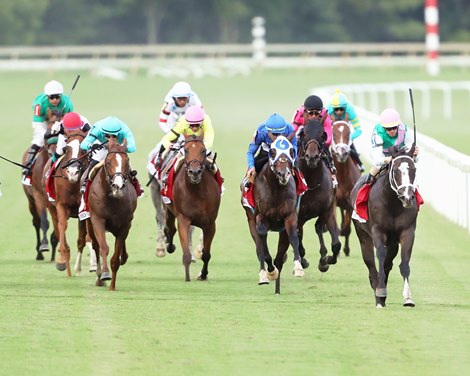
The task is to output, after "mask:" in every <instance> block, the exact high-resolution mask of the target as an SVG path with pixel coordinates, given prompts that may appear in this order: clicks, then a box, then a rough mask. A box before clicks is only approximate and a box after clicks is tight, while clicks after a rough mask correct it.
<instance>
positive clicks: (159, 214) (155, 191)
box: [150, 178, 166, 257]
mask: <svg viewBox="0 0 470 376" xmlns="http://www.w3.org/2000/svg"><path fill="white" fill-rule="evenodd" d="M150 193H151V196H152V202H153V206H154V207H155V212H156V214H155V220H156V222H157V249H156V251H155V255H156V256H157V257H164V256H165V254H166V252H165V240H166V239H165V232H164V227H165V208H164V207H163V201H162V196H161V194H160V185H159V184H158V182H157V180H156V179H155V178H154V179H152V183H151V184H150Z"/></svg>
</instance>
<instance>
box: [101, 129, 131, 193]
mask: <svg viewBox="0 0 470 376" xmlns="http://www.w3.org/2000/svg"><path fill="white" fill-rule="evenodd" d="M104 171H105V174H106V180H107V181H108V184H109V187H110V188H111V196H113V197H116V198H119V197H122V196H123V195H124V187H125V186H126V182H127V179H128V178H129V173H130V165H129V156H128V155H127V140H126V139H124V141H123V144H122V145H120V144H119V143H118V142H117V140H116V138H115V137H110V138H109V143H108V154H107V155H106V158H105V160H104Z"/></svg>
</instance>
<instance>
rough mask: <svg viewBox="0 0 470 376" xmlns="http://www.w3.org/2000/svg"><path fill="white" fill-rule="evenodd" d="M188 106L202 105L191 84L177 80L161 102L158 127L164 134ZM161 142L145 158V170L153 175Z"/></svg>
mask: <svg viewBox="0 0 470 376" xmlns="http://www.w3.org/2000/svg"><path fill="white" fill-rule="evenodd" d="M190 106H199V107H202V103H201V101H200V99H199V97H198V95H197V94H196V93H195V92H194V91H193V90H192V89H191V86H190V85H189V84H188V83H187V82H184V81H179V82H177V83H176V84H175V85H174V86H173V87H172V88H171V89H170V91H169V92H168V93H167V95H166V96H165V103H164V104H163V107H162V110H161V112H160V123H159V125H160V128H161V129H162V131H163V132H165V134H167V133H168V132H170V130H171V129H172V128H173V127H174V126H175V124H176V123H177V122H178V121H179V120H180V119H181V116H183V115H184V114H185V112H186V110H187V109H188V108H189V107H190ZM161 146H162V145H161V143H160V142H158V143H157V145H156V146H155V147H154V148H153V149H152V150H151V151H150V153H149V155H148V158H147V170H148V172H149V173H150V175H154V174H155V172H156V170H155V164H154V163H153V162H154V161H155V159H156V156H157V154H158V153H159V151H160V149H161Z"/></svg>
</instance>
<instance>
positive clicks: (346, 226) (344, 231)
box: [340, 209, 352, 256]
mask: <svg viewBox="0 0 470 376" xmlns="http://www.w3.org/2000/svg"><path fill="white" fill-rule="evenodd" d="M340 211H341V231H340V235H341V236H344V247H343V252H344V255H345V256H349V253H350V251H351V250H350V248H349V236H350V235H351V214H352V211H351V210H350V209H347V210H344V209H341V210H340Z"/></svg>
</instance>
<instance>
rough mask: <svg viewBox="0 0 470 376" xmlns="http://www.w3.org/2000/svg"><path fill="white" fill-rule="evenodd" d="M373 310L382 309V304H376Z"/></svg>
mask: <svg viewBox="0 0 470 376" xmlns="http://www.w3.org/2000/svg"><path fill="white" fill-rule="evenodd" d="M375 308H379V309H382V308H385V307H384V306H383V305H382V304H380V303H377V305H376V306H375Z"/></svg>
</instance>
